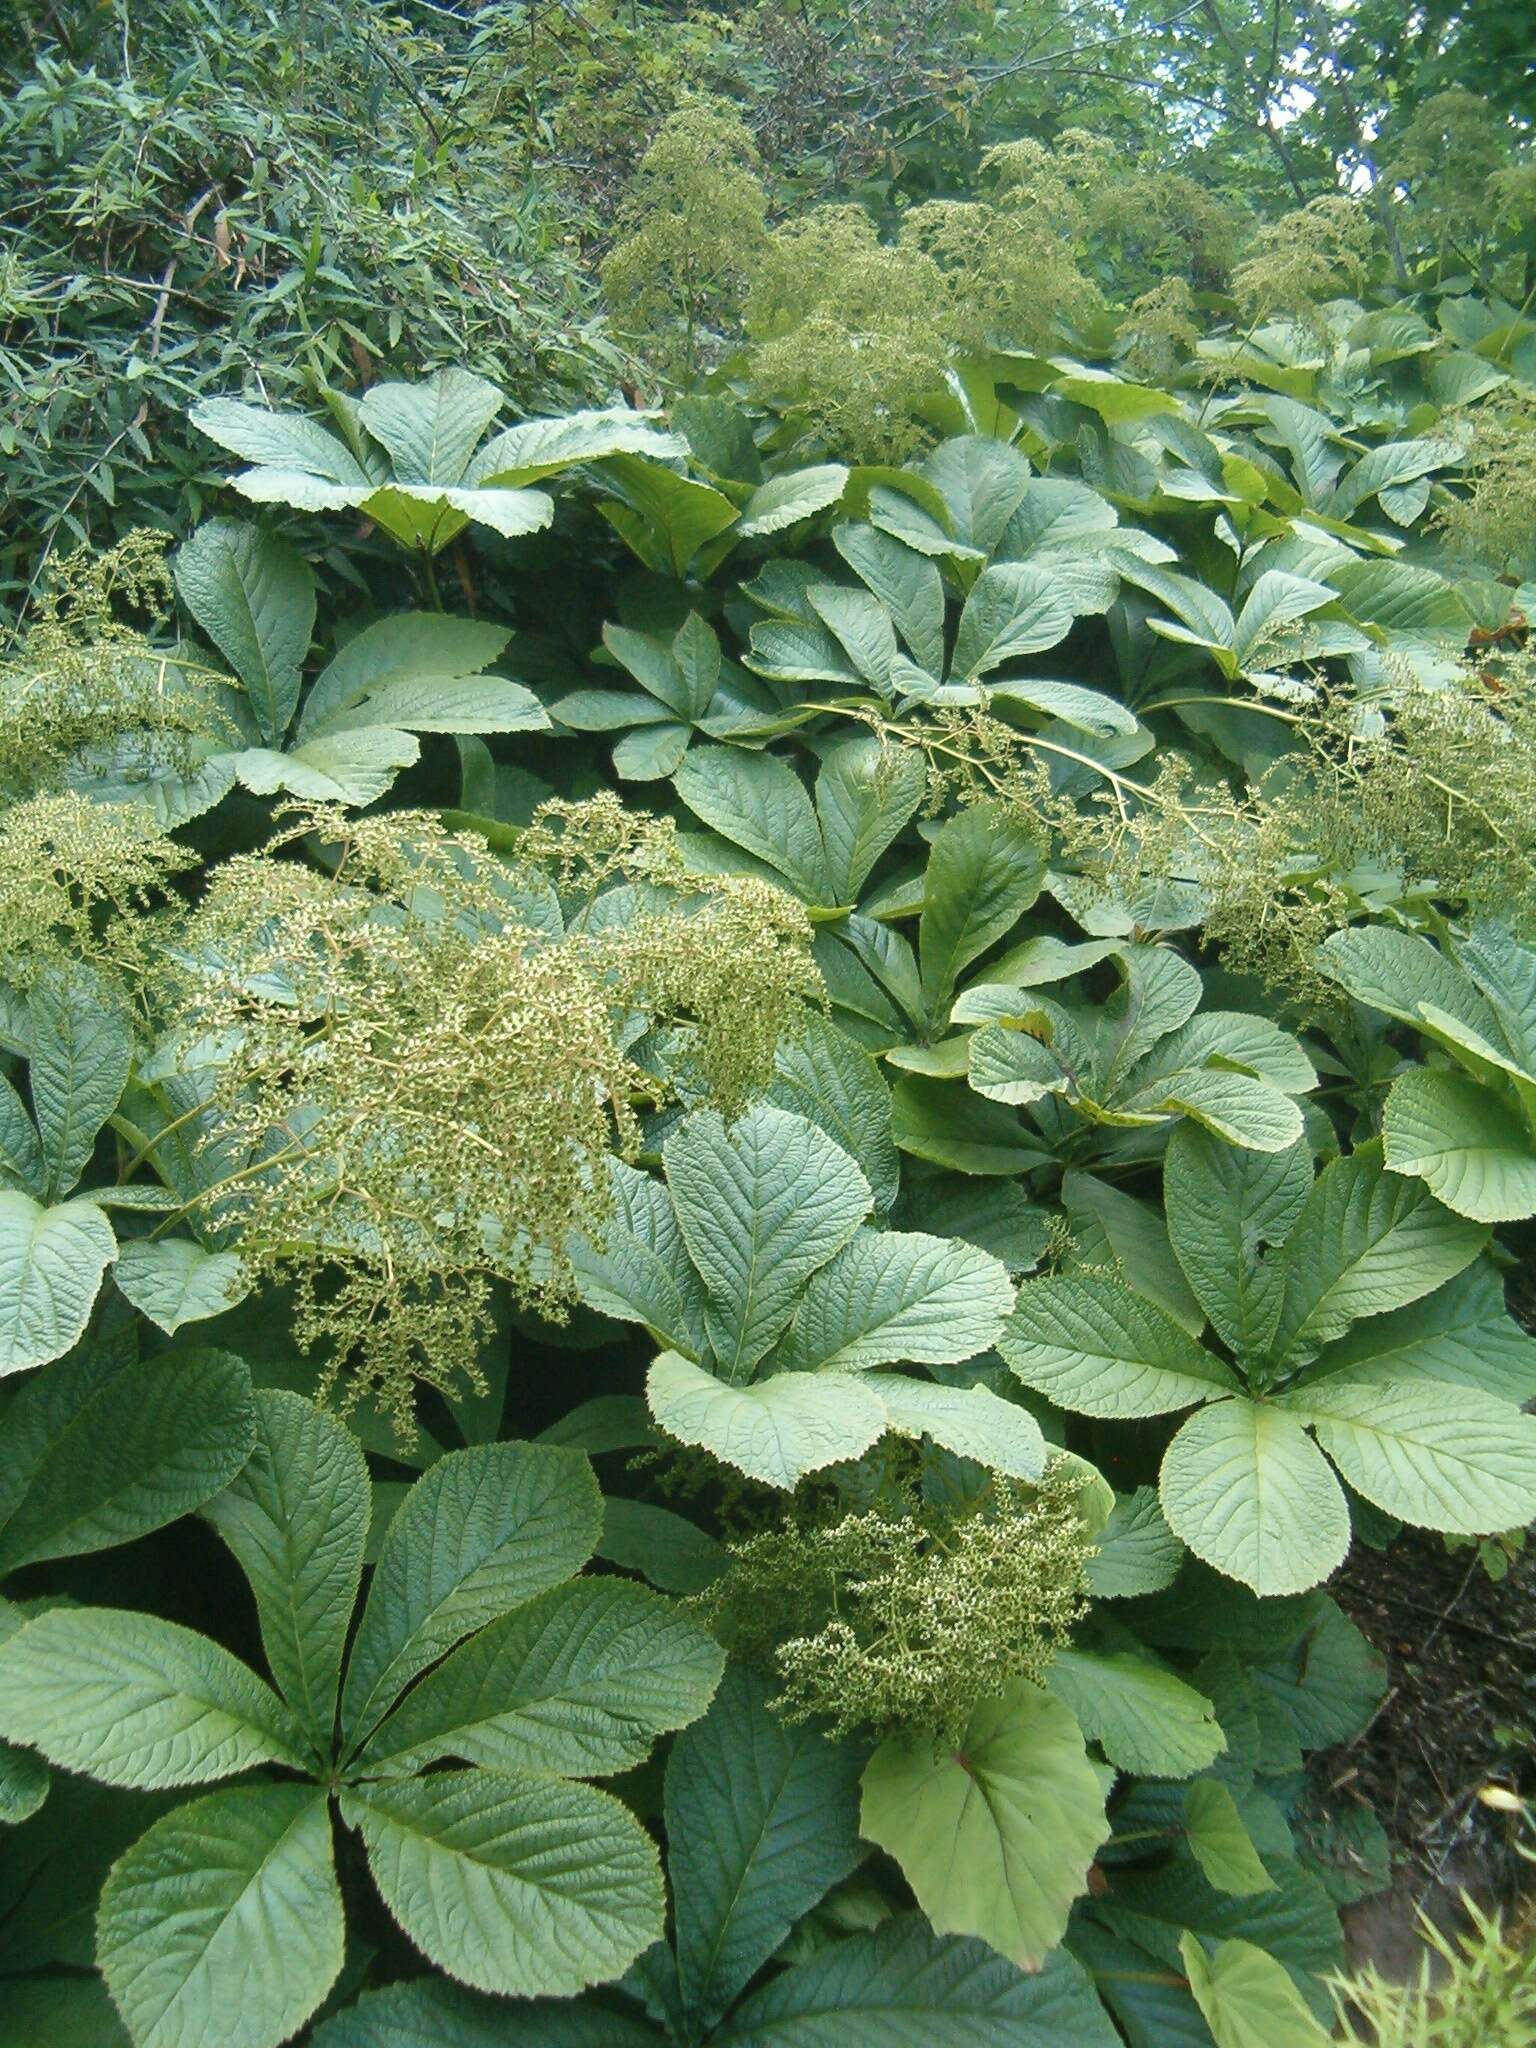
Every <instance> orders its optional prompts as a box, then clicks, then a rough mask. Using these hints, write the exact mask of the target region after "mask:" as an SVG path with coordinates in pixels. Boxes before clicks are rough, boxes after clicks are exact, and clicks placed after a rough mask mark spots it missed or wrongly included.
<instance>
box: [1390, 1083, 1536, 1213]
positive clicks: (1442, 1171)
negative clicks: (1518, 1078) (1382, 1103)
mask: <svg viewBox="0 0 1536 2048" xmlns="http://www.w3.org/2000/svg"><path fill="white" fill-rule="evenodd" d="M1382 1137H1383V1139H1384V1140H1385V1145H1386V1162H1387V1165H1388V1167H1389V1168H1390V1169H1391V1170H1392V1172H1393V1173H1405V1174H1412V1175H1414V1176H1415V1177H1416V1178H1417V1179H1419V1180H1422V1181H1423V1182H1424V1183H1425V1185H1426V1186H1427V1187H1428V1188H1429V1190H1430V1192H1431V1193H1432V1194H1435V1195H1437V1196H1438V1197H1439V1198H1440V1200H1441V1201H1442V1202H1444V1203H1445V1205H1446V1207H1447V1208H1448V1209H1454V1210H1455V1211H1456V1213H1457V1215H1458V1216H1470V1217H1472V1218H1473V1220H1474V1221H1475V1222H1478V1223H1513V1222H1515V1221H1517V1220H1518V1219H1519V1218H1520V1217H1522V1216H1531V1215H1536V1139H1533V1138H1532V1136H1531V1134H1530V1132H1529V1131H1528V1130H1527V1129H1526V1127H1525V1125H1524V1123H1523V1122H1522V1121H1521V1119H1520V1118H1519V1117H1518V1116H1516V1115H1514V1114H1512V1113H1511V1108H1510V1105H1509V1103H1508V1102H1506V1101H1504V1100H1502V1099H1501V1098H1500V1097H1499V1096H1498V1095H1496V1094H1495V1093H1494V1092H1493V1090H1492V1089H1491V1088H1486V1087H1484V1086H1483V1085H1482V1084H1481V1083H1480V1082H1478V1081H1474V1080H1473V1079H1472V1078H1471V1076H1470V1075H1467V1074H1446V1073H1438V1072H1436V1071H1435V1070H1434V1069H1432V1068H1429V1067H1413V1068H1411V1069H1410V1070H1409V1071H1408V1072H1407V1073H1406V1074H1403V1075H1401V1076H1400V1077H1399V1078H1398V1079H1397V1080H1396V1081H1394V1082H1393V1084H1392V1089H1391V1093H1390V1094H1389V1095H1388V1096H1387V1104H1386V1109H1385V1111H1384V1112H1383V1116H1382Z"/></svg>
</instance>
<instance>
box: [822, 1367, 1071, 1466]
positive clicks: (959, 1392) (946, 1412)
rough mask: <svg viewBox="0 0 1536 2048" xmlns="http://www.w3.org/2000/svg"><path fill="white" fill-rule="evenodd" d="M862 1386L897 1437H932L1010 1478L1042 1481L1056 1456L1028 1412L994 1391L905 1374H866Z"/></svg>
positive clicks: (955, 1452)
mask: <svg viewBox="0 0 1536 2048" xmlns="http://www.w3.org/2000/svg"><path fill="white" fill-rule="evenodd" d="M860 1385H861V1386H864V1387H866V1388H868V1390H869V1391H870V1392H871V1393H872V1394H876V1395H878V1396H879V1399H880V1401H881V1404H882V1405H883V1407H884V1409H885V1423H886V1428H887V1429H889V1430H891V1431H893V1432H894V1433H895V1434H896V1435H897V1436H906V1437H924V1436H927V1437H932V1439H933V1441H934V1442H935V1443H936V1444H939V1445H941V1446H942V1447H943V1448H944V1449H945V1450H946V1451H953V1452H954V1454H955V1456H956V1457H957V1458H972V1459H974V1460H975V1461H976V1463H977V1464H979V1465H985V1466H986V1467H987V1468H988V1469H989V1470H990V1471H993V1472H1002V1473H1005V1474H1006V1475H1007V1476H1008V1477H1009V1478H1010V1479H1029V1480H1034V1479H1038V1478H1039V1477H1040V1475H1041V1473H1042V1472H1044V1470H1045V1466H1046V1460H1047V1458H1048V1457H1049V1455H1050V1452H1049V1450H1048V1448H1047V1445H1046V1441H1045V1438H1044V1437H1043V1436H1042V1435H1041V1432H1040V1425H1039V1423H1038V1422H1036V1420H1035V1418H1034V1417H1033V1415H1031V1414H1030V1413H1029V1411H1028V1409H1027V1408H1023V1407H1020V1406H1019V1404H1018V1403H1017V1402H1014V1401H1005V1400H1004V1399H1002V1397H1001V1396H1000V1395H998V1394H994V1393H993V1392H992V1390H991V1389H990V1388H989V1387H981V1386H976V1387H947V1386H942V1385H938V1384H936V1383H935V1382H934V1381H932V1380H918V1379H911V1378H909V1377H908V1376H907V1375H906V1374H905V1373H890V1372H872V1373H866V1374H865V1375H864V1376H863V1378H862V1379H861V1381H860Z"/></svg>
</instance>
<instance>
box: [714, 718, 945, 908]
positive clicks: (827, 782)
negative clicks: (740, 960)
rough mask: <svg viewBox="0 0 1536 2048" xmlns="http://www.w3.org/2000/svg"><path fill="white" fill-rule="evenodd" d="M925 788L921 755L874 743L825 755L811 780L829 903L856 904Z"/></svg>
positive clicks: (854, 743) (856, 743)
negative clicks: (813, 779)
mask: <svg viewBox="0 0 1536 2048" xmlns="http://www.w3.org/2000/svg"><path fill="white" fill-rule="evenodd" d="M754 758H756V757H754ZM927 786H928V777H927V769H926V767H925V765H924V762H923V758H922V756H921V754H919V753H916V752H913V751H908V750H906V749H898V748H892V747H890V746H882V745H881V744H880V742H879V741H878V740H874V739H854V740H845V741H844V742H843V743H842V745H841V746H839V747H834V748H833V750H832V752H831V753H830V754H828V755H827V757H826V759H825V761H824V762H823V763H822V769H821V773H820V774H819V775H818V776H817V778H816V816H817V819H818V820H819V822H820V826H821V838H822V844H823V846H824V848H825V853H824V856H823V872H824V875H825V879H826V891H827V895H828V896H829V897H830V899H831V901H832V902H833V903H854V902H857V900H858V896H859V891H860V890H861V889H862V888H863V887H864V884H865V883H866V882H867V881H868V879H869V876H870V873H871V871H872V869H873V868H874V865H875V863H876V861H878V860H879V858H880V856H881V854H883V853H884V852H885V850H886V848H887V847H888V846H889V845H890V844H891V842H892V841H893V840H894V839H895V838H896V836H897V834H898V833H899V832H900V831H901V830H902V828H903V827H904V826H906V825H907V824H909V823H910V821H911V818H912V814H913V812H914V811H916V809H917V807H918V805H919V804H920V803H921V802H922V800H923V795H924V792H925V791H926V789H927Z"/></svg>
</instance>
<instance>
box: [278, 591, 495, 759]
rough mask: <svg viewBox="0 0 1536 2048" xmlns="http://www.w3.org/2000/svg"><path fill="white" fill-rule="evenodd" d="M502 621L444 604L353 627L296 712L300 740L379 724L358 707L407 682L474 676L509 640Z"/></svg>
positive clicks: (382, 723)
mask: <svg viewBox="0 0 1536 2048" xmlns="http://www.w3.org/2000/svg"><path fill="white" fill-rule="evenodd" d="M507 639H508V633H507V629H506V627H505V626H491V625H486V624H484V623H483V622H481V621H479V620H475V619H457V618H452V617H450V616H449V615H448V614H447V613H445V612H395V613H392V614H391V615H390V617H388V618H387V619H378V620H376V621H375V622H374V624H373V625H371V626H365V627H364V628H363V630H362V631H361V632H360V633H354V634H353V636H352V638H351V639H350V640H348V641H347V642H346V643H345V644H344V645H343V646H342V647H340V648H339V649H338V650H337V652H336V653H335V654H334V655H333V656H332V657H331V659H330V661H329V662H328V663H327V664H326V666H325V667H324V668H323V669H322V670H321V672H320V674H319V675H318V676H317V677H316V678H315V681H314V683H313V685H312V686H311V688H310V691H309V695H308V696H307V697H306V698H305V700H304V711H303V715H302V716H301V717H300V719H299V725H298V736H299V738H300V739H301V740H315V739H319V738H321V737H322V736H324V735H326V734H333V733H342V732H347V731H349V730H350V729H352V728H354V727H356V726H379V725H384V724H386V723H387V721H386V720H384V719H382V718H378V717H375V716H372V715H371V714H370V713H368V712H367V711H366V710H365V709H364V708H363V707H365V706H366V705H367V704H368V702H369V700H370V699H372V698H375V697H378V696H381V695H383V694H384V693H387V692H390V691H398V690H399V689H400V687H401V686H403V685H407V684H414V685H427V686H430V685H431V684H433V683H435V682H441V681H445V680H447V679H450V678H462V677H465V676H475V675H478V674H479V673H480V671H481V670H482V669H484V668H486V667H488V666H489V664H490V663H491V662H493V661H494V660H495V659H496V657H497V655H498V654H500V653H501V651H502V649H503V648H504V647H505V646H506V644H507Z"/></svg>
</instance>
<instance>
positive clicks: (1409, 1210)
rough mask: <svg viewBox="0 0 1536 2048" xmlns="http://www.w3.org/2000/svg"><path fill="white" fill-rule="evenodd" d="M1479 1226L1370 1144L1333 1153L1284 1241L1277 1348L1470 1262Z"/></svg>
mask: <svg viewBox="0 0 1536 2048" xmlns="http://www.w3.org/2000/svg"><path fill="white" fill-rule="evenodd" d="M1487 1236H1488V1233H1487V1231H1486V1229H1485V1228H1483V1227H1482V1226H1481V1225H1479V1224H1476V1223H1473V1222H1471V1221H1469V1220H1468V1219H1466V1218H1464V1217H1461V1216H1455V1215H1453V1214H1452V1213H1451V1211H1450V1210H1449V1209H1447V1208H1445V1207H1444V1206H1443V1204H1441V1203H1440V1202H1437V1201H1436V1200H1435V1198H1434V1196H1433V1195H1431V1194H1430V1192H1429V1190H1428V1189H1427V1188H1426V1187H1424V1186H1423V1185H1422V1184H1421V1183H1420V1182H1418V1181H1411V1180H1405V1179H1403V1178H1402V1177H1401V1176H1400V1175H1398V1174H1394V1173H1388V1172H1386V1171H1385V1170H1384V1169H1383V1167H1382V1166H1381V1165H1380V1163H1379V1161H1378V1160H1377V1159H1376V1158H1374V1157H1372V1156H1371V1155H1370V1154H1369V1153H1362V1152H1357V1153H1355V1154H1353V1155H1352V1156H1351V1157H1350V1158H1347V1159H1336V1160H1335V1161H1334V1162H1333V1164H1332V1165H1331V1166H1326V1167H1324V1169H1323V1171H1322V1172H1321V1173H1320V1174H1319V1175H1318V1177H1317V1180H1316V1182H1315V1183H1314V1184H1313V1188H1312V1192H1311V1193H1310V1194H1309V1195H1308V1197H1307V1199H1306V1202H1305V1204H1304V1206H1303V1208H1302V1211H1301V1214H1300V1215H1299V1216H1298V1218H1297V1220H1296V1223H1295V1226H1294V1228H1293V1229H1292V1231H1291V1233H1290V1235H1289V1236H1288V1237H1287V1239H1286V1241H1285V1246H1284V1250H1283V1253H1282V1260H1283V1265H1284V1284H1285V1294H1284V1300H1283V1302H1282V1304H1281V1309H1280V1317H1279V1322H1278V1324H1277V1327H1276V1331H1275V1336H1274V1339H1273V1343H1274V1347H1275V1351H1276V1354H1277V1355H1278V1356H1282V1357H1300V1358H1305V1357H1310V1356H1311V1355H1313V1354H1314V1353H1315V1352H1316V1351H1317V1350H1318V1348H1319V1347H1320V1346H1321V1345H1323V1344H1326V1343H1329V1342H1330V1341H1331V1340H1332V1339H1334V1338H1336V1337H1342V1336H1343V1335H1344V1332H1345V1331H1346V1330H1347V1329H1348V1328H1349V1326H1350V1324H1351V1323H1353V1322H1357V1321H1358V1320H1359V1319H1360V1318H1361V1317H1363V1316H1377V1315H1384V1314H1385V1313H1386V1311H1387V1310H1388V1309H1394V1308H1401V1307H1403V1306H1404V1304H1405V1303H1407V1302H1410V1301H1417V1300H1418V1299H1419V1298H1420V1297H1421V1296H1422V1295H1425V1294H1428V1293H1430V1292H1431V1291H1432V1290H1433V1289H1434V1288H1436V1287H1438V1286H1439V1285H1440V1284H1441V1282H1442V1281H1445V1280H1449V1279H1451V1278H1453V1277H1454V1275H1456V1274H1457V1273H1459V1272H1460V1271H1461V1270H1462V1268H1463V1267H1464V1266H1469V1265H1471V1263H1472V1261H1473V1260H1474V1259H1475V1258H1476V1257H1477V1255H1478V1253H1479V1252H1480V1251H1481V1250H1482V1248H1483V1246H1484V1244H1485V1243H1486V1242H1487Z"/></svg>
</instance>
